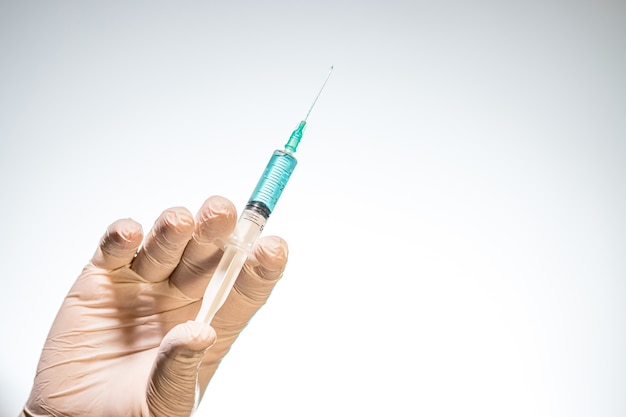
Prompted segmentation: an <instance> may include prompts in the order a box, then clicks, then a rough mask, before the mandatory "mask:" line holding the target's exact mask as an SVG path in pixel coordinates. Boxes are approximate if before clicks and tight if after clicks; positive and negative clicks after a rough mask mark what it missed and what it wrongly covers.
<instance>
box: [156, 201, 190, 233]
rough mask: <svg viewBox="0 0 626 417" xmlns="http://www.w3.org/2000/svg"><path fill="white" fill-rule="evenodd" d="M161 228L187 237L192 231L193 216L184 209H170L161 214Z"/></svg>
mask: <svg viewBox="0 0 626 417" xmlns="http://www.w3.org/2000/svg"><path fill="white" fill-rule="evenodd" d="M161 219H162V221H163V226H165V227H167V228H169V229H170V230H172V231H174V232H175V233H177V234H179V235H189V234H191V232H192V231H193V227H194V224H195V223H194V219H193V215H192V214H191V212H190V211H189V210H187V209H186V208H185V207H172V208H169V209H167V210H165V211H164V212H163V213H162V214H161Z"/></svg>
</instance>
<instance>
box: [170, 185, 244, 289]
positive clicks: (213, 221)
mask: <svg viewBox="0 0 626 417" xmlns="http://www.w3.org/2000/svg"><path fill="white" fill-rule="evenodd" d="M236 222H237V210H236V209H235V206H234V205H233V203H231V202H230V201H229V200H227V199H226V198H224V197H219V196H213V197H210V198H209V199H207V200H206V201H205V202H204V204H203V205H202V207H201V208H200V210H199V211H198V215H197V216H196V227H195V230H194V232H193V236H192V237H191V240H190V241H189V243H188V244H187V247H186V248H185V252H184V253H183V256H182V258H181V261H180V263H179V265H178V266H177V267H176V270H175V271H174V272H173V273H172V275H171V278H170V282H171V283H172V284H174V285H176V287H178V289H179V290H180V291H181V292H182V293H183V294H185V295H186V296H187V297H190V298H200V297H202V295H203V294H204V290H205V289H206V286H207V284H208V282H209V278H210V277H211V275H212V274H213V271H215V267H216V266H217V263H218V262H219V260H220V258H221V256H222V250H221V249H220V248H219V247H218V245H216V240H218V239H226V238H227V237H228V236H230V234H231V233H232V232H233V230H234V228H235V224H236Z"/></svg>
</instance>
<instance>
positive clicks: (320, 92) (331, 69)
mask: <svg viewBox="0 0 626 417" xmlns="http://www.w3.org/2000/svg"><path fill="white" fill-rule="evenodd" d="M333 68H334V65H332V66H331V67H330V69H329V70H328V75H327V76H326V79H325V80H324V84H322V88H320V91H318V92H317V95H316V96H315V100H313V104H311V107H310V108H309V111H308V112H307V113H306V117H305V118H304V120H303V121H304V122H306V120H307V119H308V118H309V114H311V110H313V106H315V103H317V99H318V98H319V96H320V94H322V90H323V89H324V87H325V86H326V83H327V82H328V79H329V78H330V74H331V73H332V72H333Z"/></svg>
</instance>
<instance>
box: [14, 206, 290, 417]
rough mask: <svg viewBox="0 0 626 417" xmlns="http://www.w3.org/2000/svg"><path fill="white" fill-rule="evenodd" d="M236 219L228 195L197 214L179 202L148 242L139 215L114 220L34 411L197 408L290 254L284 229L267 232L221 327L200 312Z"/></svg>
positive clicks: (220, 317)
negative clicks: (209, 322) (220, 245)
mask: <svg viewBox="0 0 626 417" xmlns="http://www.w3.org/2000/svg"><path fill="white" fill-rule="evenodd" d="M236 220H237V214H236V210H235V208H234V206H233V205H232V203H231V202H230V201H228V200H226V199H224V198H222V197H211V198H209V199H208V200H207V201H206V202H205V204H204V205H203V206H202V208H201V209H200V211H199V213H198V215H197V218H196V221H195V222H194V219H193V216H192V215H191V214H190V213H189V211H188V210H186V209H184V208H180V207H179V208H172V209H169V210H166V211H165V212H163V214H162V215H161V216H160V217H159V219H158V220H157V221H156V222H155V225H154V227H153V229H152V231H151V232H150V234H149V235H148V236H147V237H146V239H145V242H144V244H143V247H142V248H141V250H139V251H138V248H139V246H140V244H141V243H142V240H143V234H142V229H141V226H140V225H139V224H138V223H136V222H135V221H133V220H130V219H125V220H119V221H117V222H115V223H113V224H112V225H111V226H109V228H108V230H107V232H106V234H105V235H104V237H103V238H102V241H101V243H100V246H99V248H98V249H97V251H96V253H95V254H94V256H93V258H92V259H91V262H90V263H89V264H88V265H87V266H86V267H85V268H84V270H83V271H82V273H81V275H80V276H79V277H78V279H77V280H76V282H75V283H74V285H73V286H72V288H71V290H70V291H69V293H68V295H67V296H66V298H65V300H64V302H63V304H62V306H61V309H60V311H59V313H58V315H57V317H56V319H55V321H54V324H53V325H52V328H51V330H50V333H49V335H48V337H47V340H46V342H45V345H44V348H43V351H42V354H41V358H40V362H39V366H38V368H37V374H36V376H35V381H34V385H33V389H32V392H31V395H30V398H29V399H28V401H27V403H26V406H25V409H24V411H23V413H22V415H24V416H87V415H89V416H167V417H176V416H189V415H190V414H191V412H192V410H193V408H194V406H195V405H196V404H197V401H198V399H199V396H201V395H202V393H204V390H205V389H206V386H207V384H208V382H209V380H210V379H211V377H212V376H213V373H214V372H215V369H216V368H217V366H218V365H219V363H220V361H221V360H222V358H223V357H224V355H225V354H226V353H227V352H228V350H229V349H230V347H231V345H232V343H233V342H234V340H235V339H236V338H237V336H238V335H239V333H240V332H241V330H242V329H243V328H244V327H245V326H246V324H247V323H248V321H249V320H250V318H251V317H252V316H253V315H254V314H255V313H256V311H257V310H258V309H259V308H260V307H261V306H262V305H263V304H264V303H265V301H266V300H267V298H268V296H269V295H270V292H271V291H272V288H273V287H274V285H275V284H276V282H277V281H278V279H279V278H280V277H281V275H282V272H283V270H284V268H285V265H286V263H287V245H286V243H285V242H284V241H283V240H282V239H280V238H278V237H264V238H261V239H259V241H258V242H257V245H256V246H255V249H254V257H255V258H256V261H257V262H258V264H257V265H256V266H252V265H251V264H250V263H247V264H246V265H245V266H244V269H243V270H242V272H241V274H240V276H239V278H238V280H237V282H236V284H235V290H234V291H232V292H231V294H230V295H229V297H228V299H227V300H226V302H225V304H224V306H223V307H222V308H221V309H220V311H219V312H218V313H217V315H216V316H215V319H214V320H213V322H212V326H209V325H205V324H202V323H200V322H195V321H190V320H194V319H195V316H196V314H197V312H198V311H199V309H200V302H201V297H202V295H203V294H204V290H205V288H206V286H207V285H208V282H209V279H210V277H211V275H212V273H213V271H214V269H215V267H216V266H217V263H218V262H219V259H220V257H221V254H222V251H221V249H220V248H218V247H217V246H216V245H215V243H214V242H215V240H216V239H223V238H226V237H227V236H229V235H230V234H231V232H232V231H233V229H234V226H235V223H236ZM207 349H208V350H207ZM196 390H198V392H197V391H196Z"/></svg>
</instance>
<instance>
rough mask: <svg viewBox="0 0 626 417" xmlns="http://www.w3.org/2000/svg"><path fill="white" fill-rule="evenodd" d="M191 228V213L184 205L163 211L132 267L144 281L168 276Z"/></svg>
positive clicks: (178, 259) (178, 260)
mask: <svg viewBox="0 0 626 417" xmlns="http://www.w3.org/2000/svg"><path fill="white" fill-rule="evenodd" d="M193 228H194V221H193V216H192V215H191V213H190V212H189V210H187V209H186V208H184V207H173V208H170V209H168V210H165V211H164V212H163V213H161V215H160V216H159V218H158V219H157V221H156V222H155V223H154V226H153V227H152V230H151V231H150V233H149V234H148V236H147V237H146V241H145V242H144V245H143V247H142V248H141V250H140V251H139V253H138V254H137V257H136V258H135V260H134V261H133V265H132V269H133V270H134V271H135V272H136V273H138V274H139V275H141V276H142V277H143V278H144V279H146V280H147V281H151V282H159V281H163V280H165V279H167V277H169V276H170V274H171V273H172V271H174V269H175V268H176V266H177V265H178V263H179V262H180V257H181V255H182V254H183V251H184V250H185V245H187V242H189V239H191V234H192V233H193Z"/></svg>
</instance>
